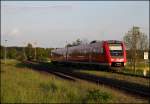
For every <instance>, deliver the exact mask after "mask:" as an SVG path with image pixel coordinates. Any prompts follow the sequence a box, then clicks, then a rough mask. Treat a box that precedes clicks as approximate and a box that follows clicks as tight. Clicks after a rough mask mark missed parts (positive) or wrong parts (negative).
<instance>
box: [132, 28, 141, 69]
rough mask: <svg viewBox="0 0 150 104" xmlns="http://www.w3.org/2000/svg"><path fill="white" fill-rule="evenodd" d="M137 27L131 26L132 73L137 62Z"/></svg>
mask: <svg viewBox="0 0 150 104" xmlns="http://www.w3.org/2000/svg"><path fill="white" fill-rule="evenodd" d="M139 34H140V33H139V27H135V26H133V38H132V39H133V55H134V57H133V66H134V71H135V72H136V61H137V58H136V57H137V52H136V50H137V41H138V36H139Z"/></svg>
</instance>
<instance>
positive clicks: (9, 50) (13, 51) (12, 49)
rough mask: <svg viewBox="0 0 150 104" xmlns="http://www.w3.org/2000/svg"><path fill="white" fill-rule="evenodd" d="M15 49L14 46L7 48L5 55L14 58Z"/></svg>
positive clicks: (15, 54)
mask: <svg viewBox="0 0 150 104" xmlns="http://www.w3.org/2000/svg"><path fill="white" fill-rule="evenodd" d="M16 56H17V51H16V49H15V48H8V52H7V57H8V58H10V59H16Z"/></svg>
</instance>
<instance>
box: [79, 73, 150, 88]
mask: <svg viewBox="0 0 150 104" xmlns="http://www.w3.org/2000/svg"><path fill="white" fill-rule="evenodd" d="M77 72H80V73H85V74H91V75H96V76H101V77H105V78H113V79H117V80H122V81H128V82H131V83H137V84H141V85H145V86H148V87H149V86H150V84H149V79H144V78H139V77H132V76H126V75H121V74H116V73H111V72H104V71H95V70H78V71H77Z"/></svg>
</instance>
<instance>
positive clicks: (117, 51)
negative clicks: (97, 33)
mask: <svg viewBox="0 0 150 104" xmlns="http://www.w3.org/2000/svg"><path fill="white" fill-rule="evenodd" d="M109 50H110V54H111V56H123V49H122V46H121V44H109Z"/></svg>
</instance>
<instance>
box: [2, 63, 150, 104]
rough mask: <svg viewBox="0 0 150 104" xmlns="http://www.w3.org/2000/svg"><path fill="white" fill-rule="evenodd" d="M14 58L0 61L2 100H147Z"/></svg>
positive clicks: (44, 101) (42, 101)
mask: <svg viewBox="0 0 150 104" xmlns="http://www.w3.org/2000/svg"><path fill="white" fill-rule="evenodd" d="M19 63H20V62H19V61H16V60H7V63H6V64H4V62H3V60H1V71H0V74H1V103H116V102H123V101H125V100H127V99H128V100H127V102H130V103H132V102H136V103H138V102H139V103H141V102H142V103H143V102H144V103H148V101H147V100H141V99H140V100H138V98H135V97H132V96H126V95H125V94H123V93H120V92H118V91H114V90H111V89H109V88H107V87H105V86H97V85H95V84H92V83H88V82H83V81H81V82H80V81H79V82H71V81H67V80H64V79H60V78H58V77H56V76H54V75H51V74H48V73H44V72H43V73H42V72H38V71H35V70H32V69H30V68H28V67H26V66H23V65H22V66H19V67H18V64H19Z"/></svg>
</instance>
